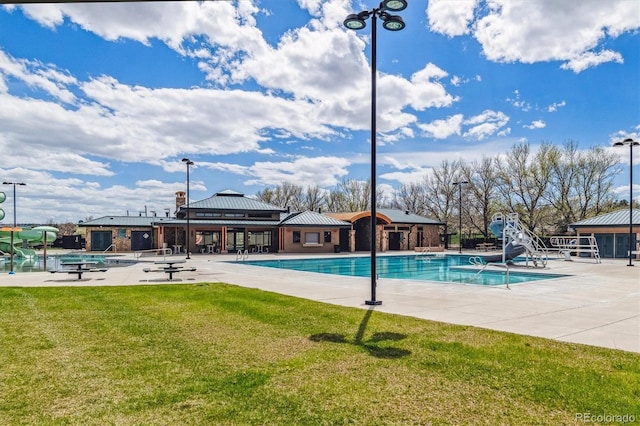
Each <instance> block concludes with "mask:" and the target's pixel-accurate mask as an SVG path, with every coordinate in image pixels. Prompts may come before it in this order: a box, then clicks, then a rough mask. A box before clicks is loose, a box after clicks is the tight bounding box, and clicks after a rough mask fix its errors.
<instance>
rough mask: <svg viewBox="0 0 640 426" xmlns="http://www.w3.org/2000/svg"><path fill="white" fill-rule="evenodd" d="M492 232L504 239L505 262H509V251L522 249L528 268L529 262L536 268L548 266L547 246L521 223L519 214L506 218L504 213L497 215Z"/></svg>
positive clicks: (503, 255) (512, 214)
mask: <svg viewBox="0 0 640 426" xmlns="http://www.w3.org/2000/svg"><path fill="white" fill-rule="evenodd" d="M491 231H492V232H493V233H494V234H495V235H496V236H498V237H502V261H503V262H506V261H507V260H508V251H513V250H514V249H515V248H520V251H521V252H522V253H523V254H524V255H525V262H526V266H529V261H531V262H532V263H533V266H535V267H539V268H544V267H545V266H547V259H548V250H547V246H546V245H545V244H544V242H543V241H542V240H541V239H540V238H539V237H538V236H537V235H535V234H534V233H533V232H531V231H529V230H528V229H527V228H526V227H525V226H524V224H523V223H522V222H520V220H519V219H518V213H509V214H508V215H507V216H506V217H504V216H503V214H502V213H496V214H495V215H493V218H492V220H491ZM507 249H508V250H507Z"/></svg>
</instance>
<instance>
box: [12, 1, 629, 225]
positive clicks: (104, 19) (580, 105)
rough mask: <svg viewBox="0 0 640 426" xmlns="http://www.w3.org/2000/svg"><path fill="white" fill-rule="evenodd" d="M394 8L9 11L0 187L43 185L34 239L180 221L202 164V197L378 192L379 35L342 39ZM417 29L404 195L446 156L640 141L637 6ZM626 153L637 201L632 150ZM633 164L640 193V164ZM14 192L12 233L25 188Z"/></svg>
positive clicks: (390, 146)
mask: <svg viewBox="0 0 640 426" xmlns="http://www.w3.org/2000/svg"><path fill="white" fill-rule="evenodd" d="M3 3H5V2H4V1H3ZM377 5H378V2H377V1H370V0H362V1H350V0H239V1H208V2H162V3H161V2H155V3H148V2H145V3H106V4H95V3H93V4H41V5H11V4H4V5H3V6H0V177H1V178H0V180H3V181H5V180H7V181H20V182H25V183H26V184H27V186H24V187H19V188H18V197H17V204H18V208H17V214H18V222H21V223H22V222H37V223H45V222H49V221H53V222H66V221H73V222H76V221H78V220H82V219H85V218H87V217H99V216H102V215H110V214H113V215H125V214H127V213H128V214H132V215H137V214H139V212H144V211H146V212H147V213H148V214H151V212H156V213H157V214H158V215H164V212H165V211H166V210H167V209H168V210H169V211H171V212H173V210H174V208H175V198H174V193H175V191H177V190H184V189H185V188H186V166H185V165H184V164H183V163H182V162H181V161H180V160H181V159H182V158H183V157H188V158H190V159H191V160H192V161H194V162H195V166H193V167H192V169H191V173H190V177H191V199H192V200H199V199H203V198H206V197H209V196H211V195H212V194H214V193H216V192H218V191H221V190H225V189H233V190H236V191H240V192H244V193H245V194H247V195H251V194H255V193H256V192H258V191H260V190H263V189H264V188H265V187H268V186H273V185H278V184H281V183H282V182H285V181H290V182H293V183H296V184H299V185H319V186H321V187H323V188H327V189H329V188H332V187H334V186H335V185H336V184H337V183H339V182H340V181H341V180H343V179H362V180H366V179H368V178H369V173H370V140H369V139H370V133H369V129H370V120H369V118H370V54H371V51H370V48H371V45H370V34H371V32H370V30H371V27H370V22H369V25H368V26H367V28H366V29H364V30H362V31H358V32H354V31H350V30H347V29H345V28H344V27H343V25H342V22H343V20H344V18H345V17H346V15H347V14H349V13H353V12H359V11H361V10H364V9H372V8H374V7H376V6H377ZM400 15H401V16H402V17H403V19H404V20H405V22H406V28H405V29H404V30H403V31H399V32H393V33H392V32H388V31H385V30H384V29H382V26H380V25H379V27H378V43H377V44H378V50H377V52H378V55H377V56H378V61H377V68H378V72H379V74H378V85H377V94H378V103H377V110H378V121H377V127H378V148H377V151H378V162H377V164H378V184H379V185H381V186H382V187H383V188H385V193H386V194H387V195H388V196H390V195H391V194H392V191H393V188H398V187H399V186H400V185H401V184H402V183H408V182H412V181H418V180H421V179H422V178H423V177H424V176H425V174H427V173H429V171H430V170H431V169H432V168H433V167H437V166H438V165H439V164H440V163H441V162H442V161H443V160H444V159H449V160H453V159H457V158H462V159H464V160H467V161H473V160H480V159H481V158H482V156H495V155H500V154H503V153H505V152H507V151H508V150H509V149H510V147H512V146H513V145H514V144H516V143H518V142H521V141H528V142H529V143H531V145H532V146H534V147H536V146H538V145H539V144H540V143H542V142H545V141H549V142H553V143H556V144H563V143H565V142H566V141H568V140H575V141H577V142H578V143H579V147H580V148H582V149H587V148H590V147H592V146H603V147H609V146H610V145H611V144H612V142H614V141H617V140H622V139H624V138H626V137H632V138H635V139H636V140H639V134H640V47H639V46H640V33H639V31H640V2H638V1H637V0H609V1H606V2H603V1H601V0H581V1H579V2H569V1H562V0H438V1H436V0H429V1H424V0H422V1H416V0H409V6H408V8H407V9H406V10H404V11H402V12H400ZM610 149H612V150H614V152H617V153H619V155H620V157H621V161H622V162H623V164H624V165H625V166H626V167H624V172H623V173H622V174H620V175H619V176H617V177H616V191H617V192H618V193H619V196H620V198H628V194H629V186H628V185H629V174H628V173H629V172H628V163H629V150H628V148H627V149H615V148H610ZM634 157H635V159H634V171H635V176H640V169H639V166H640V149H637V150H635V152H634ZM634 180H635V182H638V180H637V179H634ZM634 186H635V189H634V191H635V192H634V198H635V199H638V198H640V185H639V184H638V183H636V184H635V185H634ZM0 190H4V192H5V193H6V194H7V197H8V198H7V201H5V203H3V204H2V205H1V206H0V207H2V208H3V209H4V211H5V213H6V218H5V219H4V223H10V222H11V221H12V218H13V208H12V188H11V187H10V186H5V187H4V188H2V189H0Z"/></svg>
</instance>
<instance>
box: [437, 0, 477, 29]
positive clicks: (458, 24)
mask: <svg viewBox="0 0 640 426" xmlns="http://www.w3.org/2000/svg"><path fill="white" fill-rule="evenodd" d="M479 3H480V0H457V1H451V0H429V2H428V6H427V16H428V17H429V28H430V29H431V30H432V31H435V32H439V33H442V34H445V35H447V36H449V37H454V36H460V35H464V34H468V33H469V32H470V23H471V22H472V20H473V12H474V9H475V8H476V7H477V5H478V4H479Z"/></svg>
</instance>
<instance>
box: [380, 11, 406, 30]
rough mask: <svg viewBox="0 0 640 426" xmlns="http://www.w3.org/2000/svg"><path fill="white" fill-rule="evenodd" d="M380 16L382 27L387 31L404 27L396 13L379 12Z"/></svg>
mask: <svg viewBox="0 0 640 426" xmlns="http://www.w3.org/2000/svg"><path fill="white" fill-rule="evenodd" d="M380 17H381V18H382V28H384V29H385V30H389V31H400V30H402V29H404V27H405V23H404V21H403V20H402V18H401V17H400V16H398V15H390V14H388V13H387V12H382V13H381V14H380Z"/></svg>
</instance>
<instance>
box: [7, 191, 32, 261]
mask: <svg viewBox="0 0 640 426" xmlns="http://www.w3.org/2000/svg"><path fill="white" fill-rule="evenodd" d="M2 184H3V185H13V228H11V243H10V244H11V266H10V267H11V270H10V271H9V273H10V274H15V272H14V270H13V258H14V257H15V255H16V250H15V247H13V234H14V232H16V228H17V227H18V224H17V222H16V186H26V185H27V184H26V183H24V182H2Z"/></svg>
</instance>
